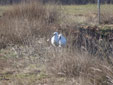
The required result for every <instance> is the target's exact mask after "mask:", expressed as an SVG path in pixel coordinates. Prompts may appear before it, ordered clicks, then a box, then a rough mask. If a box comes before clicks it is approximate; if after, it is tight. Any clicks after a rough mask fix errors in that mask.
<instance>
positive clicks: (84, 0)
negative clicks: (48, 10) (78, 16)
mask: <svg viewBox="0 0 113 85" xmlns="http://www.w3.org/2000/svg"><path fill="white" fill-rule="evenodd" d="M21 1H41V2H43V3H47V2H59V3H61V4H88V3H92V4H93V3H97V1H98V0H0V4H13V3H19V2H21ZM100 2H101V3H108V4H109V3H112V4H113V0H100Z"/></svg>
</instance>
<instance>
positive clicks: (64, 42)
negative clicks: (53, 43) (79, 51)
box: [58, 34, 66, 47]
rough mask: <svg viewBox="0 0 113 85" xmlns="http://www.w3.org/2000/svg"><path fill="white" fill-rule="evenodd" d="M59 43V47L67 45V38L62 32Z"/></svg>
mask: <svg viewBox="0 0 113 85" xmlns="http://www.w3.org/2000/svg"><path fill="white" fill-rule="evenodd" d="M58 44H59V47H64V46H65V45H66V38H65V37H64V36H63V35H62V34H59V35H58Z"/></svg>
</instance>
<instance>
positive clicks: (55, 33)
mask: <svg viewBox="0 0 113 85" xmlns="http://www.w3.org/2000/svg"><path fill="white" fill-rule="evenodd" d="M53 35H54V36H53V37H52V38H51V44H52V45H53V46H55V47H56V46H58V32H54V33H53Z"/></svg>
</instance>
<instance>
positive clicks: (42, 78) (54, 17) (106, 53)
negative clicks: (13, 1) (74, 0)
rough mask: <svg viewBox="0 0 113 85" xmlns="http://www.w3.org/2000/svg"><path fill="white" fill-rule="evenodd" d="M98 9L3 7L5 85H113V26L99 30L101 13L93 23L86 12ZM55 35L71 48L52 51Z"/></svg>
mask: <svg viewBox="0 0 113 85" xmlns="http://www.w3.org/2000/svg"><path fill="white" fill-rule="evenodd" d="M93 6H95V5H85V6H74V7H73V6H61V5H52V4H51V5H49V4H45V5H44V4H42V3H36V2H35V3H34V2H33V3H23V4H22V3H21V4H18V5H12V6H1V7H0V15H1V17H0V85H112V84H113V30H112V28H113V26H112V24H111V23H109V24H107V25H106V24H105V22H104V20H103V24H102V25H97V24H96V21H93V20H94V19H96V18H95V17H93V14H95V12H94V13H92V14H91V15H90V16H91V17H90V19H92V20H89V18H88V16H86V15H87V14H86V11H85V10H91V9H89V7H93ZM105 6H106V5H105ZM82 8H84V11H85V13H84V11H83V10H82V11H80V10H78V11H77V10H76V11H73V10H75V9H82ZM93 10H95V11H96V9H95V8H93ZM93 10H92V11H93ZM78 12H79V13H78ZM67 14H68V15H67ZM81 14H83V15H81ZM73 17H74V18H73ZM75 18H76V19H75ZM83 18H84V20H81V19H83ZM86 18H87V19H88V20H87V19H86ZM93 18H94V19H93ZM78 20H81V21H78ZM108 21H109V19H108ZM84 22H86V23H84ZM89 22H91V23H89ZM93 22H94V23H93ZM109 22H110V21H109ZM88 23H89V24H88ZM92 23H93V24H92ZM54 31H58V32H61V33H63V35H64V36H65V37H66V38H67V45H66V47H64V48H55V47H53V46H51V43H50V39H49V38H50V37H51V36H52V33H53V32H54ZM48 40H49V41H48Z"/></svg>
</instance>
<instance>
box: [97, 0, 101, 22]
mask: <svg viewBox="0 0 113 85" xmlns="http://www.w3.org/2000/svg"><path fill="white" fill-rule="evenodd" d="M97 5H98V24H100V0H98V3H97Z"/></svg>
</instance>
